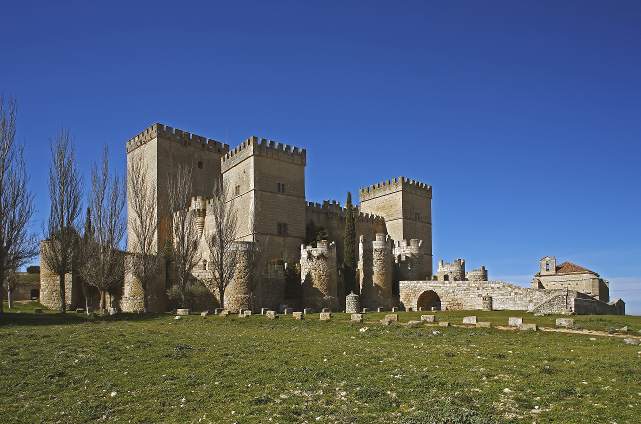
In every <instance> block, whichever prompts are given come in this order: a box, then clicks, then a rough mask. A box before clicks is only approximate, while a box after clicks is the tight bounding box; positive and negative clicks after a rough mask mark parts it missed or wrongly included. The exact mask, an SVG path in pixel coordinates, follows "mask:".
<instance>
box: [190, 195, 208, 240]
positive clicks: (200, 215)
mask: <svg viewBox="0 0 641 424" xmlns="http://www.w3.org/2000/svg"><path fill="white" fill-rule="evenodd" d="M189 209H191V210H192V211H195V212H196V228H197V229H198V234H200V235H202V234H203V230H204V228H205V215H206V212H207V199H205V197H203V196H194V197H192V198H191V206H190V207H189Z"/></svg>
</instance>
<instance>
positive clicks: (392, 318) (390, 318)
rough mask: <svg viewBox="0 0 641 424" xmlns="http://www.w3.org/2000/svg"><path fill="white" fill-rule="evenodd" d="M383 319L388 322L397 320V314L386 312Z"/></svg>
mask: <svg viewBox="0 0 641 424" xmlns="http://www.w3.org/2000/svg"><path fill="white" fill-rule="evenodd" d="M383 319H384V320H387V321H390V322H398V314H387V315H385V318H383Z"/></svg>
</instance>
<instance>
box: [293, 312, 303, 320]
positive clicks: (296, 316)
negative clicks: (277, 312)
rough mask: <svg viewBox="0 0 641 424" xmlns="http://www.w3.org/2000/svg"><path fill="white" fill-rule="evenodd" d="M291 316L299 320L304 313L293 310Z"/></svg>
mask: <svg viewBox="0 0 641 424" xmlns="http://www.w3.org/2000/svg"><path fill="white" fill-rule="evenodd" d="M292 316H293V317H294V319H297V320H301V319H303V318H304V317H305V315H304V314H303V313H302V312H294V313H292Z"/></svg>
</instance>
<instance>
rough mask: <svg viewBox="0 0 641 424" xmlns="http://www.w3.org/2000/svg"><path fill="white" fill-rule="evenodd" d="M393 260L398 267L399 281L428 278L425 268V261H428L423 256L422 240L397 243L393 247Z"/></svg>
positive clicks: (427, 271)
mask: <svg viewBox="0 0 641 424" xmlns="http://www.w3.org/2000/svg"><path fill="white" fill-rule="evenodd" d="M394 258H395V259H396V266H397V267H398V276H399V280H401V281H415V280H425V279H427V278H428V276H429V275H428V274H429V270H428V269H427V267H426V261H427V260H430V259H427V258H426V256H425V251H424V248H423V241H422V240H418V239H411V240H409V241H407V240H400V241H397V242H396V244H395V246H394ZM430 261H431V260H430ZM430 268H431V266H430Z"/></svg>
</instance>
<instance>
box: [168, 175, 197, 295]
mask: <svg viewBox="0 0 641 424" xmlns="http://www.w3.org/2000/svg"><path fill="white" fill-rule="evenodd" d="M191 193H192V173H191V168H189V167H186V166H180V167H178V170H177V171H176V174H175V175H174V176H173V177H171V176H170V177H169V192H168V194H169V210H170V212H171V213H172V245H171V258H172V261H173V265H174V272H175V277H176V281H175V284H174V287H175V288H176V290H177V292H178V294H179V296H180V304H181V307H183V308H186V307H187V305H186V291H187V290H188V288H189V282H190V281H191V279H192V271H193V270H194V268H195V267H196V265H197V264H198V262H199V261H200V254H199V250H198V241H199V239H200V231H199V229H198V227H197V225H196V221H197V216H196V213H197V212H196V211H195V210H189V206H190V201H191Z"/></svg>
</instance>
